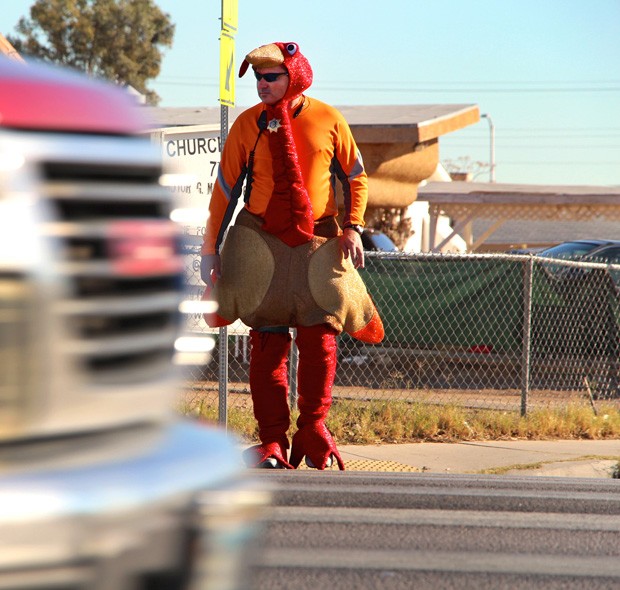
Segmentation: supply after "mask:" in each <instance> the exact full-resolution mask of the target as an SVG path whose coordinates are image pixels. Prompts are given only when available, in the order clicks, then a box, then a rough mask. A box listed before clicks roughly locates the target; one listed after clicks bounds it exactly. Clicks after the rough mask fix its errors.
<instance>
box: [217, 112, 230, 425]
mask: <svg viewBox="0 0 620 590" xmlns="http://www.w3.org/2000/svg"><path fill="white" fill-rule="evenodd" d="M220 137H221V142H222V145H224V143H225V142H226V139H227V138H228V107H227V106H226V105H224V104H223V105H221V107H220ZM219 362H220V368H219V380H220V382H219V388H218V419H217V421H218V423H219V424H221V425H222V426H223V427H224V429H227V428H228V328H227V327H226V326H224V327H223V328H220V342H219Z"/></svg>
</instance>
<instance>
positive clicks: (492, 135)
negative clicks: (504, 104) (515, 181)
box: [481, 113, 495, 182]
mask: <svg viewBox="0 0 620 590" xmlns="http://www.w3.org/2000/svg"><path fill="white" fill-rule="evenodd" d="M481 117H482V118H483V119H486V120H487V122H488V123H489V134H490V149H491V155H490V167H489V182H495V125H493V119H491V115H489V114H488V113H485V114H483V115H481Z"/></svg>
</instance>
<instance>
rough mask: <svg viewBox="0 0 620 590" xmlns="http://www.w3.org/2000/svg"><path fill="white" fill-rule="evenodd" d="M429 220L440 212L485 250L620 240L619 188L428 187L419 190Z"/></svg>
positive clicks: (453, 184)
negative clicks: (470, 232) (466, 230)
mask: <svg viewBox="0 0 620 590" xmlns="http://www.w3.org/2000/svg"><path fill="white" fill-rule="evenodd" d="M418 200H421V201H428V203H429V210H430V211H431V215H432V216H436V215H437V214H438V213H439V211H441V212H443V213H444V214H446V215H448V216H449V217H451V218H452V219H453V220H454V221H455V230H456V231H457V232H460V231H462V230H463V229H464V226H465V225H466V224H468V223H469V224H471V226H472V229H473V236H472V238H473V242H472V245H473V246H474V249H476V248H477V247H479V246H481V245H482V243H486V244H494V243H497V244H530V245H531V244H552V243H558V242H561V241H564V240H570V239H578V238H611V239H619V238H620V224H619V223H618V221H620V187H618V186H580V185H534V184H500V183H483V182H431V183H428V184H426V185H425V186H421V187H420V188H419V189H418Z"/></svg>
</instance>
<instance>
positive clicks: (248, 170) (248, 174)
mask: <svg viewBox="0 0 620 590" xmlns="http://www.w3.org/2000/svg"><path fill="white" fill-rule="evenodd" d="M257 124H258V136H257V137H256V141H255V142H254V147H253V148H252V150H251V151H250V155H249V157H248V163H247V164H244V166H243V168H242V169H241V173H240V174H239V177H238V178H237V181H236V182H235V184H234V186H233V187H232V189H231V190H230V200H229V201H228V206H227V207H226V211H225V212H224V218H223V219H222V224H221V225H220V230H219V231H218V233H217V239H216V241H215V251H216V252H219V251H220V246H221V244H222V240H223V239H224V234H225V233H226V230H227V229H228V226H229V225H230V221H231V220H232V216H233V215H234V213H235V209H236V208H237V201H239V197H240V196H241V192H242V190H243V182H244V180H245V179H246V178H247V182H246V185H245V198H244V202H246V203H247V202H248V201H249V200H250V194H251V192H252V182H253V181H254V178H253V177H252V168H253V167H254V152H255V151H256V146H257V145H258V140H259V139H260V136H261V134H262V133H263V131H265V129H267V111H262V113H261V114H260V117H259V118H258V122H257Z"/></svg>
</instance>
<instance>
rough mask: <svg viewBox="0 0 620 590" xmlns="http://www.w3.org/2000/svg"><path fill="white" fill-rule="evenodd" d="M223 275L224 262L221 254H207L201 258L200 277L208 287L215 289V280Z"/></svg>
mask: <svg viewBox="0 0 620 590" xmlns="http://www.w3.org/2000/svg"><path fill="white" fill-rule="evenodd" d="M221 276H222V262H221V260H220V256H219V254H205V255H204V256H203V257H202V258H201V259H200V278H201V279H202V281H203V282H204V284H205V285H207V287H209V288H210V289H213V285H214V284H215V281H217V280H218V279H219V278H220V277H221Z"/></svg>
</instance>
